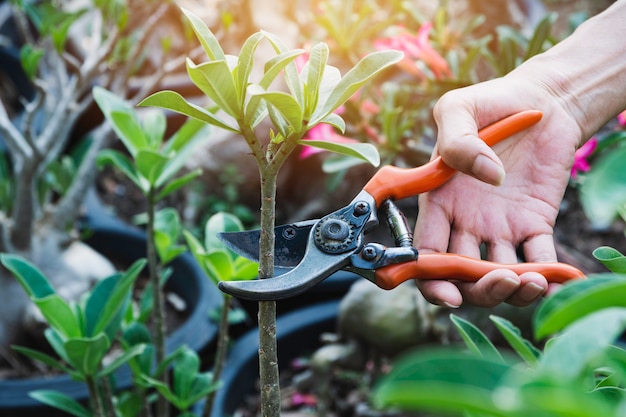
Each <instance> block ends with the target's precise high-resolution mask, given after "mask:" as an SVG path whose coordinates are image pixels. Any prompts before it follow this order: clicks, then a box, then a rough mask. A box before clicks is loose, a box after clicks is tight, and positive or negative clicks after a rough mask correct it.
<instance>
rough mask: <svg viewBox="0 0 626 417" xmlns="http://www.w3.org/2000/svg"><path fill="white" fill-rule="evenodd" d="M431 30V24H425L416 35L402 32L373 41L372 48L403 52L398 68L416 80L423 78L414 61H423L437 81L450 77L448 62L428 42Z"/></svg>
mask: <svg viewBox="0 0 626 417" xmlns="http://www.w3.org/2000/svg"><path fill="white" fill-rule="evenodd" d="M431 29H432V24H431V23H430V22H426V23H424V24H423V25H422V27H420V29H419V31H418V32H417V34H416V35H411V34H409V33H407V32H402V33H400V34H398V35H397V36H395V37H392V38H387V39H380V40H377V41H375V42H374V47H375V48H376V49H379V50H387V49H397V50H399V51H402V52H404V59H403V60H402V61H401V62H400V63H399V65H400V67H401V68H402V69H403V70H405V71H407V72H408V73H410V74H413V75H415V76H416V77H418V78H424V74H423V73H422V71H420V70H419V68H418V67H417V66H416V65H415V62H414V60H416V59H420V60H422V61H424V62H425V63H426V65H427V66H428V68H430V70H431V71H432V72H433V74H434V75H435V78H437V79H438V80H439V79H443V78H447V77H450V76H451V74H452V73H451V71H450V66H449V65H448V62H447V61H446V60H445V59H444V58H443V57H442V56H441V55H440V54H439V52H437V51H436V50H435V48H433V47H432V45H431V44H430V42H429V39H428V36H429V35H430V30H431Z"/></svg>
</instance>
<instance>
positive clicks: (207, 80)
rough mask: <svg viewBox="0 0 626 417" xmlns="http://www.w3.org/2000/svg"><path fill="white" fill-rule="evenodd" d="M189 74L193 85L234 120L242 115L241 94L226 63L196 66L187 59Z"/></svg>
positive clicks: (218, 62)
mask: <svg viewBox="0 0 626 417" xmlns="http://www.w3.org/2000/svg"><path fill="white" fill-rule="evenodd" d="M187 73H188V74H189V77H190V78H191V80H192V81H193V83H194V84H195V85H196V86H197V87H198V88H199V89H200V90H202V92H203V93H204V94H206V96H207V97H209V98H210V99H211V100H213V102H215V104H216V105H217V106H218V107H219V108H220V109H221V110H223V111H224V112H226V113H228V114H229V115H230V116H232V117H233V118H237V117H238V116H239V114H240V113H241V106H240V104H239V101H238V97H239V94H238V92H237V86H236V85H235V80H234V78H233V74H232V73H231V72H230V68H228V65H227V64H226V61H212V62H205V63H203V64H199V65H196V64H194V63H193V62H192V61H191V60H190V59H187Z"/></svg>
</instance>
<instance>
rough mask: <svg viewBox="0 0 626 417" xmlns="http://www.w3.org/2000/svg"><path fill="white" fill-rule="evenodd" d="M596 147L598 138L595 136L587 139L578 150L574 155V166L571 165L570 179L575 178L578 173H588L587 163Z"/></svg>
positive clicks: (589, 166) (588, 166) (589, 167)
mask: <svg viewBox="0 0 626 417" xmlns="http://www.w3.org/2000/svg"><path fill="white" fill-rule="evenodd" d="M596 146H598V138H596V137H595V136H594V137H592V138H591V139H589V140H588V141H587V142H585V144H584V145H583V146H581V147H580V148H578V150H577V151H576V153H575V154H574V165H572V171H571V174H570V175H571V177H572V178H573V179H575V178H576V176H577V175H578V173H579V172H589V170H590V169H591V165H589V162H588V161H587V158H589V157H590V156H591V155H592V154H593V152H594V151H595V150H596Z"/></svg>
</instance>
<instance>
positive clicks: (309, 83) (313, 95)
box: [304, 42, 329, 114]
mask: <svg viewBox="0 0 626 417" xmlns="http://www.w3.org/2000/svg"><path fill="white" fill-rule="evenodd" d="M328 55H329V49H328V45H326V44H325V43H323V42H320V43H318V44H316V45H315V46H314V47H313V48H312V49H311V53H310V54H309V62H308V65H307V80H306V88H305V90H304V97H305V102H306V106H305V108H306V109H307V114H311V113H312V112H313V111H314V110H315V108H317V102H318V99H319V90H320V86H321V85H322V78H323V77H324V69H325V68H326V63H327V62H328Z"/></svg>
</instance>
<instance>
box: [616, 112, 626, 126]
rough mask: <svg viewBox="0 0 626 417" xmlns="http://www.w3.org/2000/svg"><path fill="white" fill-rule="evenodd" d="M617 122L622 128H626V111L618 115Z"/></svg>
mask: <svg viewBox="0 0 626 417" xmlns="http://www.w3.org/2000/svg"><path fill="white" fill-rule="evenodd" d="M617 122H618V123H619V124H620V126H626V110H624V111H623V112H621V113H620V114H618V115H617Z"/></svg>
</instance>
